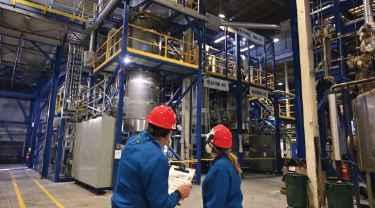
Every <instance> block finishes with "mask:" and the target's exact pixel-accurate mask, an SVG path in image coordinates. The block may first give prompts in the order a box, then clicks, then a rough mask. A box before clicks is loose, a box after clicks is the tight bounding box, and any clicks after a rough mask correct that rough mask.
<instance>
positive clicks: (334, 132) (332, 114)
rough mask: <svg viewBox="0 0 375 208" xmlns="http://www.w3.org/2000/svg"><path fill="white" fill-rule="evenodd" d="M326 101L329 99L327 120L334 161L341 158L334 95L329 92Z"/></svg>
mask: <svg viewBox="0 0 375 208" xmlns="http://www.w3.org/2000/svg"><path fill="white" fill-rule="evenodd" d="M328 101H329V118H330V119H329V120H330V122H331V136H332V149H333V159H334V160H335V161H340V160H341V149H340V132H339V126H338V115H337V104H336V95H335V94H329V95H328Z"/></svg>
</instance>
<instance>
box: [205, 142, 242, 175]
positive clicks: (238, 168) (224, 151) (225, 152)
mask: <svg viewBox="0 0 375 208" xmlns="http://www.w3.org/2000/svg"><path fill="white" fill-rule="evenodd" d="M213 146H214V148H212V151H213V152H214V153H216V154H217V155H225V156H227V157H228V159H229V160H230V162H231V163H232V165H233V166H234V169H236V172H237V173H238V174H241V173H242V170H241V166H240V164H238V161H237V157H236V156H235V155H234V154H232V153H230V152H229V149H226V148H222V147H218V146H216V145H213Z"/></svg>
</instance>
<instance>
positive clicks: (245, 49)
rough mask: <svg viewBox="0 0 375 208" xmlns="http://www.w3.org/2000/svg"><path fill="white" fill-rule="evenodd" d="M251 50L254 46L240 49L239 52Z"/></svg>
mask: <svg viewBox="0 0 375 208" xmlns="http://www.w3.org/2000/svg"><path fill="white" fill-rule="evenodd" d="M252 48H254V45H251V46H249V47H248V48H244V49H241V52H244V51H247V50H249V49H252Z"/></svg>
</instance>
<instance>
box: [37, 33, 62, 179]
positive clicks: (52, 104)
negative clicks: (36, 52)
mask: <svg viewBox="0 0 375 208" xmlns="http://www.w3.org/2000/svg"><path fill="white" fill-rule="evenodd" d="M66 39H67V35H65V36H64V40H63V44H62V46H61V47H59V46H58V47H57V48H56V54H55V56H56V59H55V63H54V66H53V75H52V89H51V95H50V100H49V108H48V109H49V115H48V120H47V130H46V142H45V146H44V154H43V167H42V174H41V176H42V178H46V177H48V168H49V164H50V159H51V143H52V134H53V119H54V116H55V108H56V96H57V90H58V85H59V74H60V64H61V58H62V56H63V52H64V47H65V43H66ZM42 92H43V90H42ZM41 94H42V93H41Z"/></svg>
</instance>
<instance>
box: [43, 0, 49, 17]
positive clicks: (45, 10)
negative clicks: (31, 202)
mask: <svg viewBox="0 0 375 208" xmlns="http://www.w3.org/2000/svg"><path fill="white" fill-rule="evenodd" d="M47 8H48V0H46V6H45V7H44V10H43V11H42V14H46V13H47Z"/></svg>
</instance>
